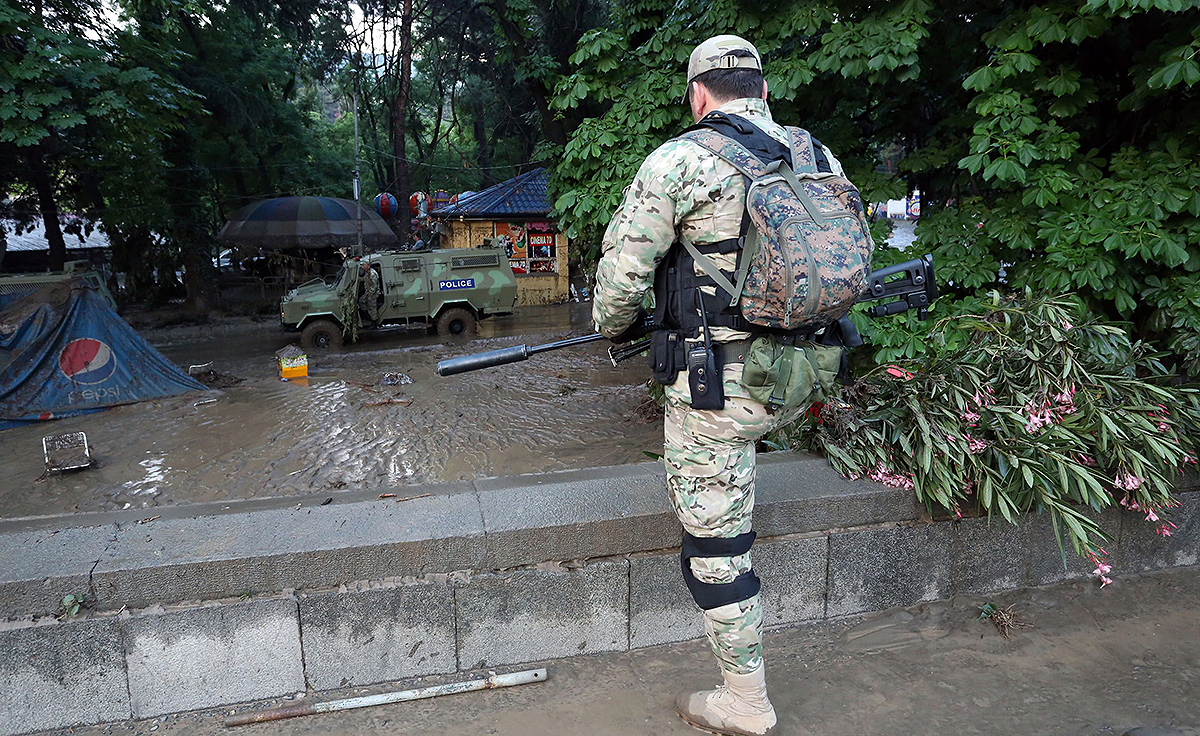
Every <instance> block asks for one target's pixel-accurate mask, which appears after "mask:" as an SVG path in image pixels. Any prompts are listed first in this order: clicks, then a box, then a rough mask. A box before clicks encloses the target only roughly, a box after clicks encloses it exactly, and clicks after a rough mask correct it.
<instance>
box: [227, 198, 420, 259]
mask: <svg viewBox="0 0 1200 736" xmlns="http://www.w3.org/2000/svg"><path fill="white" fill-rule="evenodd" d="M359 217H361V218H362V238H363V245H365V246H367V247H368V248H387V247H389V246H394V245H395V244H396V234H395V233H393V232H392V229H391V228H390V227H388V224H387V223H386V222H384V221H383V218H382V217H380V216H379V215H378V214H376V213H375V211H374V208H373V207H371V206H370V205H366V206H362V205H358V204H356V203H355V202H354V201H353V200H350V199H334V198H333V197H278V198H276V199H264V200H262V201H260V202H255V203H253V204H248V205H246V206H245V207H243V208H241V209H240V210H238V211H237V212H235V213H233V216H232V217H230V218H229V222H227V223H225V226H224V227H222V228H221V232H219V233H217V239H218V240H221V241H223V242H226V243H236V244H238V245H250V246H258V247H261V248H268V249H272V250H286V249H288V248H340V247H343V246H353V245H354V244H355V243H356V242H357V234H356V228H355V220H356V219H358V218H359Z"/></svg>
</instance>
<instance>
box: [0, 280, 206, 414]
mask: <svg viewBox="0 0 1200 736" xmlns="http://www.w3.org/2000/svg"><path fill="white" fill-rule="evenodd" d="M205 390H207V389H206V388H205V386H204V385H203V384H201V383H199V382H198V381H196V380H195V379H193V378H191V377H190V376H188V375H187V374H185V373H184V372H183V371H181V370H180V369H179V368H178V367H177V366H175V365H174V364H173V363H171V362H170V361H169V360H167V359H166V358H165V357H164V356H163V354H162V353H160V352H158V351H157V350H155V349H154V347H153V346H152V345H150V343H148V342H146V340H145V339H143V338H142V336H141V335H139V334H137V333H136V332H135V331H134V330H133V328H132V327H130V326H129V324H128V323H127V322H125V320H123V319H121V317H120V315H118V314H117V313H116V312H114V311H113V310H112V308H111V307H109V306H108V305H107V304H106V303H105V302H104V299H103V297H101V296H100V295H99V294H97V293H96V292H95V291H93V290H92V289H89V288H87V287H86V286H84V285H83V284H82V282H79V281H74V282H70V283H66V284H55V285H52V286H46V287H43V288H41V289H39V290H38V291H35V292H33V293H32V294H29V295H27V296H24V297H21V298H20V299H17V300H15V301H12V302H10V303H9V304H7V305H6V307H5V308H4V309H3V311H0V429H7V428H9V427H14V426H17V425H18V424H20V423H23V422H29V421H37V420H44V419H55V418H58V417H66V416H74V415H76V414H84V413H87V412H91V411H97V410H99V409H105V408H108V407H110V406H116V405H118V404H131V403H134V402H137V401H145V400H147V399H157V398H161V397H163V396H172V395H174V394H179V393H184V392H186V391H205Z"/></svg>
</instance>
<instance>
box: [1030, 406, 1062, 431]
mask: <svg viewBox="0 0 1200 736" xmlns="http://www.w3.org/2000/svg"><path fill="white" fill-rule="evenodd" d="M1025 416H1026V417H1027V418H1028V419H1029V421H1028V422H1026V423H1025V431H1026V432H1028V433H1029V434H1037V433H1038V432H1040V431H1042V429H1044V428H1045V427H1048V426H1050V425H1052V424H1054V422H1055V417H1054V415H1053V414H1051V413H1050V407H1049V406H1047V405H1046V404H1042V405H1041V406H1036V407H1035V406H1034V405H1033V404H1026V405H1025Z"/></svg>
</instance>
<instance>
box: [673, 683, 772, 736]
mask: <svg viewBox="0 0 1200 736" xmlns="http://www.w3.org/2000/svg"><path fill="white" fill-rule="evenodd" d="M724 674H725V684H724V685H718V686H717V689H716V690H701V691H699V692H695V693H689V692H684V693H680V694H679V697H677V698H675V710H677V711H679V715H680V716H682V717H683V720H685V721H687V723H688V725H689V726H693V727H694V728H698V729H700V730H701V731H708V732H709V733H715V734H727V735H728V736H765V735H766V734H773V733H775V731H774V726H775V708H773V707H772V706H771V701H770V700H768V699H767V679H766V671H765V669H764V668H762V667H759V668H758V669H757V670H755V671H753V672H751V673H750V674H748V675H737V674H734V673H732V672H725V673H724Z"/></svg>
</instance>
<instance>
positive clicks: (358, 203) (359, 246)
mask: <svg viewBox="0 0 1200 736" xmlns="http://www.w3.org/2000/svg"><path fill="white" fill-rule="evenodd" d="M358 167H359V161H358V95H357V94H356V95H354V206H355V212H356V213H357V214H358V217H357V218H355V220H354V230H355V235H356V236H357V240H356V243H355V246H354V255H356V256H358V257H360V258H361V257H362V255H363V242H362V199H361V198H360V197H361V195H360V193H359V189H358Z"/></svg>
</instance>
